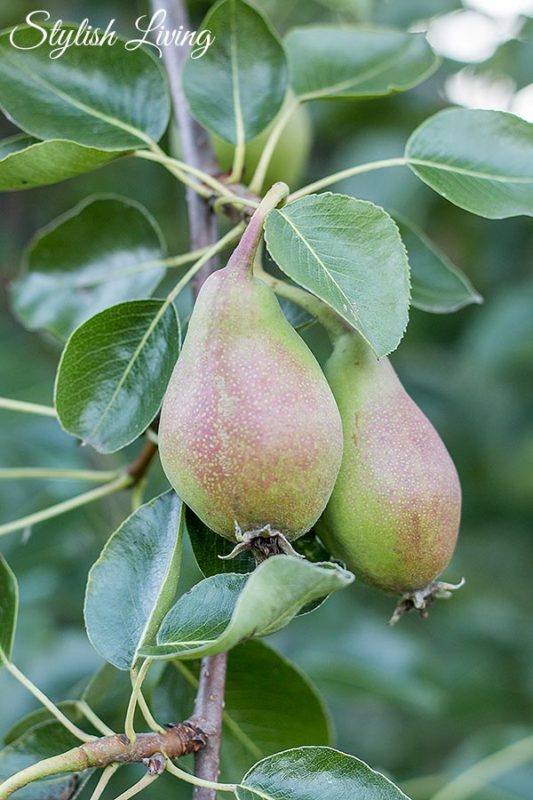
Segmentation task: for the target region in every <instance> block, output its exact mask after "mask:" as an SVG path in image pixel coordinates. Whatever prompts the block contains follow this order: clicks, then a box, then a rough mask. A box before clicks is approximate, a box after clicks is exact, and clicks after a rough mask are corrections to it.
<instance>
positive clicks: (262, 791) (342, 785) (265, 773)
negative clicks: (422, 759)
mask: <svg viewBox="0 0 533 800" xmlns="http://www.w3.org/2000/svg"><path fill="white" fill-rule="evenodd" d="M235 794H236V796H237V799H238V800H315V799H316V800H406V795H405V794H404V793H403V792H402V791H400V789H398V787H397V786H395V785H394V784H393V783H391V781H389V779H388V778H386V777H385V776H384V775H381V774H380V773H379V772H375V771H374V770H373V769H370V767H369V766H368V765H367V764H365V763H364V761H360V760H359V759H358V758H355V757H354V756H349V755H346V753H341V752H340V751H339V750H333V749H332V748H331V747H299V748H297V749H294V750H286V751H285V752H283V753H277V754H276V755H273V756H269V757H268V758H265V759H263V761H260V762H259V763H258V764H256V765H255V766H254V767H252V769H251V770H250V771H249V772H248V773H247V774H246V775H245V776H244V778H243V781H242V785H241V786H237V789H236V791H235Z"/></svg>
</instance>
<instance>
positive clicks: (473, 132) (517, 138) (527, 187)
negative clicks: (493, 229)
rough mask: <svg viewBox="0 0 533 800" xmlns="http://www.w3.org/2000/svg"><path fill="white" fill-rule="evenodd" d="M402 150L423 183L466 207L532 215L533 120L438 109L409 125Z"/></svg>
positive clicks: (499, 214) (492, 214) (485, 213)
mask: <svg viewBox="0 0 533 800" xmlns="http://www.w3.org/2000/svg"><path fill="white" fill-rule="evenodd" d="M405 155H406V158H407V159H408V160H409V165H410V167H411V169H412V170H413V172H414V173H415V174H416V175H418V177H419V178H421V179H422V180H423V181H424V183H427V184H428V185H429V186H431V188H432V189H434V190H435V191H436V192H438V193H439V194H441V195H442V196H443V197H445V198H446V199H447V200H449V201H450V202H452V203H455V205H457V206H460V207H461V208H465V209H466V210H467V211H472V212H473V213H474V214H479V215H480V216H482V217H488V218H489V219H502V218H504V217H514V216H517V215H519V214H526V215H528V216H533V124H530V123H528V122H525V121H524V120H523V119H520V118H519V117H515V116H514V115H513V114H507V113H505V112H504V111H482V110H472V109H465V108H461V109H459V108H451V109H447V110H445V111H441V112H440V113H439V114H436V115H435V116H433V117H430V118H429V119H428V120H426V122H424V123H423V124H422V125H420V127H419V128H417V129H416V130H415V132H414V133H413V134H412V135H411V137H410V139H409V141H408V142H407V146H406V149H405Z"/></svg>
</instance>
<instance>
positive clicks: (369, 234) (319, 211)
mask: <svg viewBox="0 0 533 800" xmlns="http://www.w3.org/2000/svg"><path fill="white" fill-rule="evenodd" d="M265 239H266V243H267V247H268V251H269V253H270V255H271V256H272V258H273V259H274V261H275V262H276V264H277V265H278V266H279V267H280V269H282V270H283V272H285V273H286V274H287V275H288V276H289V277H290V278H292V279H293V280H294V281H296V283H299V284H300V285H301V286H304V287H305V288H306V289H308V290H309V291H310V292H313V294H315V295H317V297H320V298H321V299H322V300H324V301H325V302H326V303H328V305H330V306H331V307H332V308H334V309H335V311H337V313H338V314H340V316H341V317H343V318H344V319H345V320H346V321H347V322H348V323H349V324H350V325H351V326H352V327H353V328H355V329H356V330H357V331H359V333H360V334H361V335H362V336H363V337H364V338H365V339H366V341H367V342H368V343H369V344H370V345H371V347H372V348H373V349H374V350H375V352H376V354H377V355H378V356H382V355H386V354H387V353H390V352H391V351H392V350H394V349H395V348H396V347H397V346H398V343H399V342H400V339H401V338H402V336H403V333H404V331H405V328H406V326H407V319H408V313H409V265H408V262H407V257H406V253H405V247H404V245H403V244H402V240H401V238H400V234H399V232H398V228H397V227H396V224H395V223H394V221H393V220H392V219H391V217H390V216H389V215H388V214H387V213H386V212H385V211H384V210H383V209H382V208H379V207H378V206H375V205H373V203H369V202H366V201H364V200H356V199H354V198H353V197H347V196H346V195H341V194H331V193H329V192H326V193H324V194H320V195H311V196H310V197H304V198H302V199H301V200H297V201H295V202H294V203H290V204H289V205H287V206H284V207H283V208H281V209H275V210H274V211H273V212H272V213H271V214H270V216H269V217H268V219H267V222H266V227H265Z"/></svg>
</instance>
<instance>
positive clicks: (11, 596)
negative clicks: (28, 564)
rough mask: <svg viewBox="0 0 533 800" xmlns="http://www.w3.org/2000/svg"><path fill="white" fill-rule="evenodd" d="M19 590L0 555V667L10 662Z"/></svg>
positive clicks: (12, 573)
mask: <svg viewBox="0 0 533 800" xmlns="http://www.w3.org/2000/svg"><path fill="white" fill-rule="evenodd" d="M18 603H19V590H18V584H17V579H16V577H15V574H14V572H13V571H12V569H11V567H10V566H9V565H8V563H7V561H6V560H5V558H4V557H3V555H1V554H0V666H1V665H2V663H4V662H6V661H11V653H12V651H13V642H14V640H15V630H16V627H17V615H18Z"/></svg>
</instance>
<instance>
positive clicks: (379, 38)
mask: <svg viewBox="0 0 533 800" xmlns="http://www.w3.org/2000/svg"><path fill="white" fill-rule="evenodd" d="M285 45H286V48H287V57H288V60H289V72H290V76H291V84H292V87H293V89H294V91H295V92H296V94H297V95H299V96H300V97H301V99H302V100H316V99H321V98H322V99H324V98H328V97H329V98H331V97H345V98H353V97H363V96H372V95H374V96H375V95H384V94H391V93H392V92H397V91H403V90H405V89H410V88H411V87H413V86H416V84H417V83H420V82H421V81H423V80H425V79H426V78H427V77H429V75H431V73H432V72H434V71H435V69H436V68H437V66H438V63H439V62H438V59H437V58H436V56H435V54H434V53H433V51H432V50H431V48H430V46H429V44H428V43H427V41H426V39H425V36H423V35H422V34H417V33H403V32H402V31H391V30H365V29H364V28H356V27H351V28H349V27H342V28H339V27H334V26H319V25H316V26H315V25H313V26H309V27H303V28H295V29H294V30H292V31H290V33H289V34H288V35H287V38H286V40H285Z"/></svg>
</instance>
